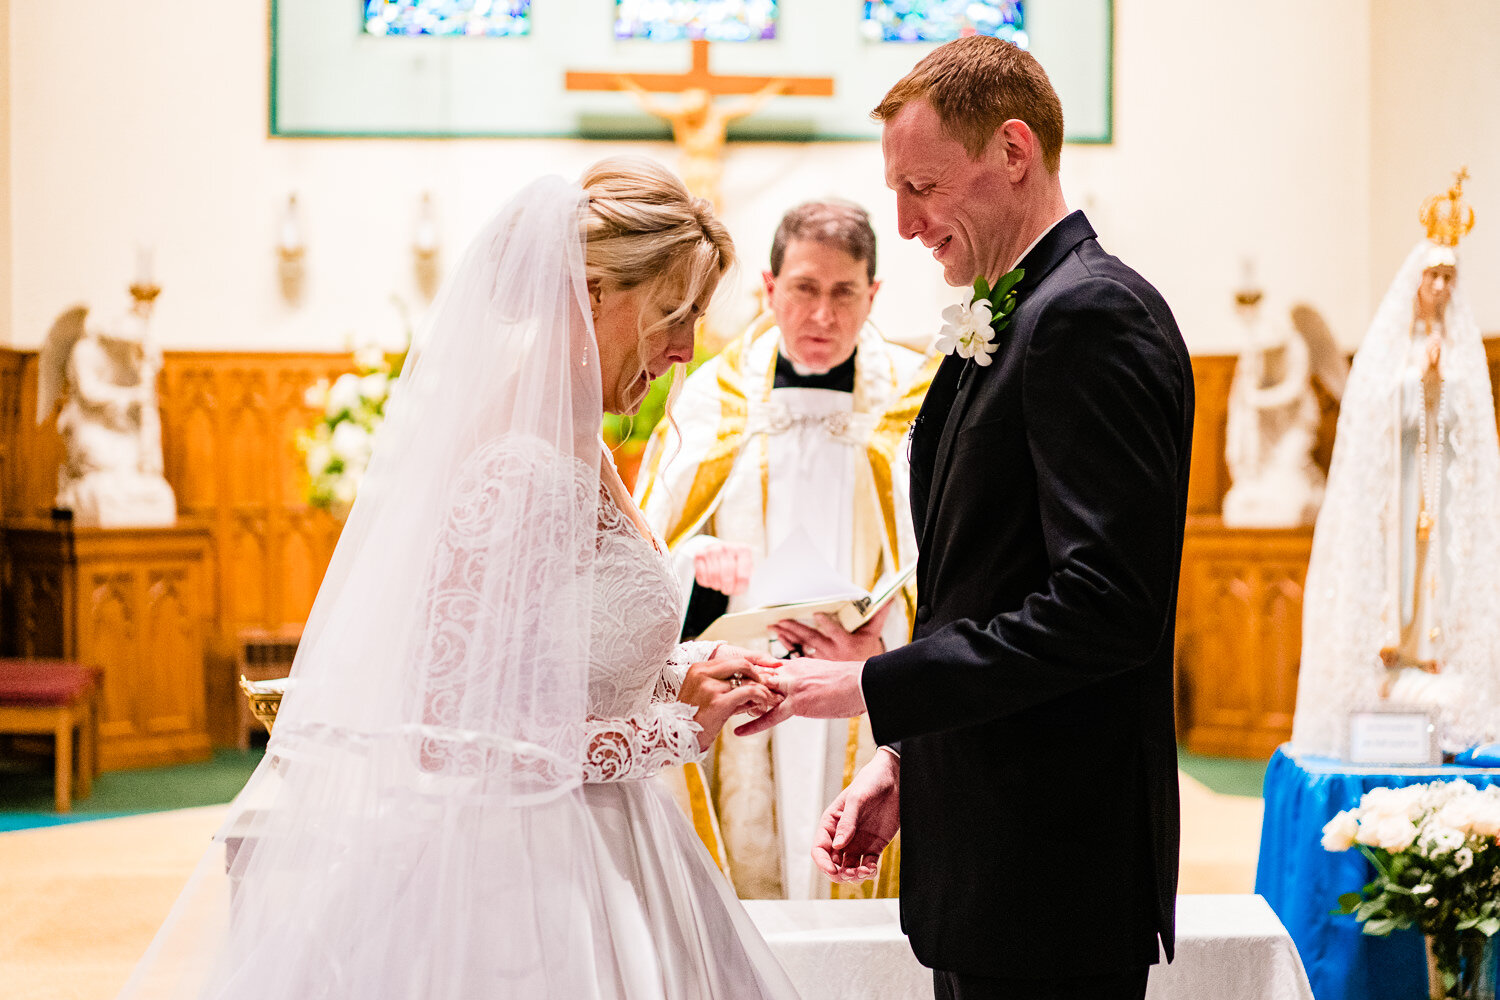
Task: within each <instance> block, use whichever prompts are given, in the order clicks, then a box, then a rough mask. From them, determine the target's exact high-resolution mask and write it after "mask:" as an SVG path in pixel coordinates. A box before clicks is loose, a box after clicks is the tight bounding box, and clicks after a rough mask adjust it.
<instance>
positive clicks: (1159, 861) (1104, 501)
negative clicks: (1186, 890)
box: [862, 212, 1193, 978]
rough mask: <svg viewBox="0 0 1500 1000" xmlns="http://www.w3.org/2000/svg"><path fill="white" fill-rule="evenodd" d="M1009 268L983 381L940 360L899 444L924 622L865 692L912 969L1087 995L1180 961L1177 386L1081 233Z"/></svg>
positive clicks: (1119, 286)
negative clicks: (1000, 325) (890, 757)
mask: <svg viewBox="0 0 1500 1000" xmlns="http://www.w3.org/2000/svg"><path fill="white" fill-rule="evenodd" d="M1020 266H1022V267H1024V268H1025V269H1026V276H1025V278H1024V279H1023V280H1022V281H1021V283H1020V284H1019V286H1018V295H1019V298H1018V305H1017V307H1016V310H1015V313H1014V314H1013V318H1012V322H1011V324H1010V326H1009V327H1008V328H1007V329H1005V330H1003V331H1001V332H1000V333H999V334H997V337H996V340H997V341H998V343H999V344H1000V348H999V350H998V351H997V352H996V353H995V354H994V355H993V363H992V364H991V365H990V366H989V367H978V366H976V365H975V364H973V362H970V361H966V360H964V359H962V358H960V357H958V356H957V355H954V356H951V357H949V358H948V359H947V360H945V361H944V362H943V364H942V366H941V367H940V368H939V369H938V373H937V376H936V377H935V378H934V380H933V384H932V388H931V390H930V391H929V393H928V395H927V399H926V402H925V404H924V405H923V407H922V411H921V415H920V416H919V417H918V419H917V423H916V425H915V426H914V428H913V431H912V438H911V506H912V515H913V518H914V520H915V527H916V532H917V538H918V540H919V543H920V550H921V561H920V563H919V566H918V570H917V601H918V607H917V611H916V622H917V624H916V628H915V632H914V635H913V641H912V642H911V644H910V645H907V646H904V647H901V648H899V649H895V650H892V651H891V652H888V653H884V654H882V655H880V656H877V657H874V658H872V659H871V660H870V661H869V663H868V664H867V665H866V667H865V671H864V675H863V681H862V683H863V688H864V694H865V699H866V702H867V704H868V706H869V712H870V721H871V723H872V725H873V727H874V733H875V738H876V740H878V741H879V742H881V743H899V749H900V753H901V830H902V865H901V917H902V926H903V928H904V929H905V931H906V933H907V934H908V935H909V937H910V938H911V944H912V948H913V949H914V950H915V951H916V954H917V957H918V958H919V959H920V960H921V961H922V963H923V964H925V965H928V966H930V967H933V968H938V969H946V970H951V971H955V972H961V973H969V974H974V975H989V976H1019V977H1023V978H1024V977H1028V976H1031V975H1035V976H1046V977H1055V976H1057V975H1069V974H1072V975H1078V976H1084V975H1091V974H1100V973H1104V972H1107V971H1110V970H1113V969H1120V968H1126V967H1132V966H1134V967H1139V966H1142V965H1146V964H1149V963H1151V962H1154V961H1156V959H1157V947H1156V942H1157V938H1158V936H1159V937H1160V939H1161V942H1162V944H1163V946H1164V947H1165V949H1166V954H1167V955H1168V957H1170V956H1171V953H1172V942H1173V925H1174V919H1173V918H1174V913H1175V896H1176V889H1177V850H1178V802H1177V752H1176V739H1175V731H1174V727H1173V715H1172V650H1173V632H1174V629H1173V623H1174V620H1175V617H1176V604H1177V579H1178V570H1179V566H1180V563H1181V558H1182V531H1183V523H1184V519H1185V510H1186V502H1187V484H1188V453H1189V450H1190V445H1191V439H1192V425H1193V380H1192V368H1191V364H1190V362H1189V359H1188V353H1187V349H1186V347H1185V346H1184V345H1183V342H1182V336H1181V334H1180V333H1179V332H1178V329H1177V324H1176V322H1175V321H1174V320H1173V318H1172V313H1171V310H1169V309H1168V308H1167V304H1166V302H1165V301H1163V299H1162V297H1161V295H1160V294H1159V293H1158V292H1157V291H1156V289H1155V288H1153V287H1152V286H1151V285H1150V284H1149V283H1147V282H1146V280H1145V279H1144V278H1142V277H1141V276H1140V275H1138V274H1136V273H1135V272H1134V271H1132V270H1131V269H1130V268H1128V267H1126V266H1125V265H1124V264H1122V263H1121V262H1120V261H1119V260H1117V259H1116V258H1114V257H1111V256H1110V255H1109V254H1106V253H1105V252H1104V251H1103V250H1101V249H1100V248H1099V244H1098V242H1097V241H1096V240H1095V236H1094V231H1093V228H1092V227H1091V226H1090V225H1089V223H1088V220H1087V219H1085V218H1084V216H1083V214H1082V213H1081V212H1075V213H1073V214H1072V215H1070V216H1068V217H1067V218H1065V219H1063V220H1062V221H1061V222H1059V223H1058V224H1057V225H1056V226H1055V227H1054V228H1053V229H1052V231H1051V232H1049V233H1048V234H1047V235H1046V236H1045V237H1044V238H1043V239H1042V240H1041V242H1040V243H1038V244H1037V245H1036V246H1035V247H1034V248H1033V249H1032V250H1031V251H1030V252H1029V253H1028V254H1027V255H1026V258H1025V259H1024V260H1023V261H1022V263H1021V265H1020ZM961 374H962V377H961V378H960V375H961Z"/></svg>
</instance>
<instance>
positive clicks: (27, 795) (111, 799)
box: [0, 747, 265, 831]
mask: <svg viewBox="0 0 1500 1000" xmlns="http://www.w3.org/2000/svg"><path fill="white" fill-rule="evenodd" d="M264 753H265V749H264V747H252V748H251V749H249V750H234V749H221V750H215V751H214V755H213V757H211V758H210V759H208V760H204V761H199V762H198V763H196V764H179V765H177V766H175V767H152V768H142V769H141V770H137V771H106V772H105V773H104V774H101V775H100V776H99V778H98V779H97V780H96V781H95V782H94V787H93V791H92V793H91V794H90V795H89V797H88V798H86V799H74V800H73V811H72V812H71V813H56V812H53V811H52V762H51V760H50V759H48V758H36V759H32V760H12V759H7V760H5V761H0V831H3V830H24V829H27V828H28V827H34V826H56V825H57V824H59V823H79V822H82V821H84V820H91V819H108V818H109V817H112V816H129V815H132V814H135V813H144V812H160V811H162V810H164V809H185V808H188V807H190V806H211V805H220V804H222V803H225V802H228V801H229V800H230V799H232V798H234V796H235V795H236V794H237V793H238V792H239V790H240V789H241V788H242V787H244V784H245V782H246V781H247V780H248V779H249V777H250V772H251V771H254V770H255V765H256V764H259V763H260V758H261V756H262V755H263V754H264Z"/></svg>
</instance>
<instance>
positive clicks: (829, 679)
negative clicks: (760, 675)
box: [734, 657, 865, 736]
mask: <svg viewBox="0 0 1500 1000" xmlns="http://www.w3.org/2000/svg"><path fill="white" fill-rule="evenodd" d="M776 663H777V667H776V669H775V670H771V671H766V672H765V674H766V681H765V683H766V686H767V687H769V688H770V689H771V690H772V691H773V692H774V693H776V694H779V695H781V699H782V700H781V704H779V705H776V706H774V707H773V708H772V709H771V710H770V711H769V712H766V713H765V714H764V715H761V716H758V717H757V718H754V719H751V720H750V721H749V722H747V723H745V724H744V725H742V726H738V727H736V728H735V730H734V732H735V735H737V736H752V735H754V734H755V733H760V732H765V731H766V730H767V729H770V728H771V727H772V726H774V725H776V724H777V723H778V722H783V721H785V720H787V719H789V718H791V717H792V716H794V715H800V716H802V717H803V718H807V719H850V718H853V717H854V716H856V715H863V714H864V712H865V695H864V692H863V691H861V690H860V687H859V676H860V673H861V672H862V671H863V670H864V668H865V663H864V661H863V660H849V661H842V662H841V661H835V660H813V659H807V658H801V657H799V658H797V659H794V660H777V661H776Z"/></svg>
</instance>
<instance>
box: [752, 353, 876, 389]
mask: <svg viewBox="0 0 1500 1000" xmlns="http://www.w3.org/2000/svg"><path fill="white" fill-rule="evenodd" d="M855 353H858V352H857V351H856V352H855ZM772 388H773V389H831V390H833V391H834V392H853V391H854V355H853V354H851V355H849V360H848V361H845V362H844V363H843V364H841V365H835V366H834V367H832V368H830V369H828V370H827V371H826V372H809V373H808V374H805V375H804V374H802V373H801V372H799V371H797V366H796V365H794V364H792V359H791V358H789V357H787V356H786V355H785V354H782V353H781V352H780V351H777V352H776V381H775V382H774V383H773V384H772Z"/></svg>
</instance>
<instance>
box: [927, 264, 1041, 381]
mask: <svg viewBox="0 0 1500 1000" xmlns="http://www.w3.org/2000/svg"><path fill="white" fill-rule="evenodd" d="M1024 277H1026V272H1025V271H1024V270H1022V269H1020V268H1016V269H1015V270H1014V271H1009V272H1007V273H1006V274H1005V275H1003V276H1002V277H1001V278H1000V280H999V281H998V282H996V283H995V287H994V288H991V287H990V286H989V282H987V281H985V279H984V278H983V277H979V278H975V279H974V297H973V298H972V299H970V300H969V304H968V305H966V306H964V305H951V306H949V307H948V308H947V309H944V310H943V328H942V329H941V330H939V331H938V342H937V349H938V350H939V351H942V352H943V353H944V354H953V353H954V352H957V353H958V356H959V357H961V358H970V359H972V360H973V362H974V363H975V364H976V365H979V366H981V367H984V366H987V365H989V364H990V362H991V361H992V360H993V359H992V358H991V357H990V355H992V354H994V353H995V352H996V351H998V350H999V349H1000V345H999V344H997V343H995V335H996V334H997V333H999V332H1000V331H1001V330H1004V329H1005V328H1006V327H1007V326H1010V314H1011V313H1013V312H1015V309H1016V290H1015V289H1016V284H1017V283H1018V282H1019V281H1020V280H1021V279H1022V278H1024Z"/></svg>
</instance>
